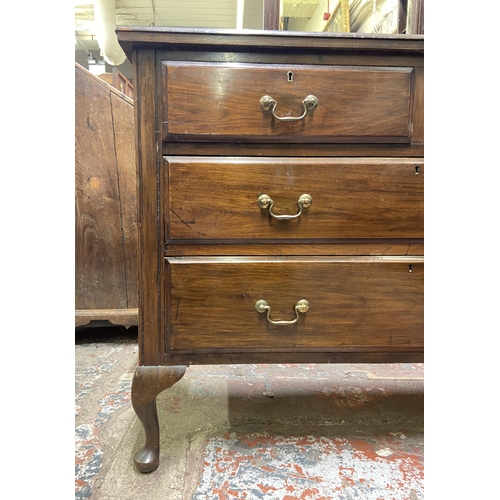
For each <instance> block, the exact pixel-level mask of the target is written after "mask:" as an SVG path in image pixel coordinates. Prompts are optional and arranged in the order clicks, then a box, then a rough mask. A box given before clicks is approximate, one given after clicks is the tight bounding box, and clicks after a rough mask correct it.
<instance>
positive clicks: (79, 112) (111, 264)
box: [75, 63, 138, 327]
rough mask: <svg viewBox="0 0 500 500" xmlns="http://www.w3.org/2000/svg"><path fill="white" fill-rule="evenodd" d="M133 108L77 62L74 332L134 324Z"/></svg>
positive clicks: (130, 100)
mask: <svg viewBox="0 0 500 500" xmlns="http://www.w3.org/2000/svg"><path fill="white" fill-rule="evenodd" d="M135 158H136V152H135V126H134V102H133V101H132V99H130V98H129V97H127V96H125V95H124V94H123V93H121V92H119V91H118V90H116V89H115V88H114V87H112V86H111V85H109V84H107V83H105V82H104V81H103V80H102V79H100V78H98V77H96V76H94V75H92V74H91V73H90V72H89V71H87V70H86V69H84V68H83V67H81V66H80V65H78V64H76V63H75V230H76V234H75V236H76V242H75V251H76V252H75V309H76V311H75V326H81V325H86V324H87V323H89V322H90V321H92V320H99V321H104V320H106V321H110V322H111V323H114V324H117V325H124V326H126V327H129V326H132V325H137V324H138V295H137V223H136V216H137V214H136V211H137V207H136V192H137V189H136V164H135Z"/></svg>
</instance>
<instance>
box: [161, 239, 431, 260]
mask: <svg viewBox="0 0 500 500" xmlns="http://www.w3.org/2000/svg"><path fill="white" fill-rule="evenodd" d="M208 254H210V255H219V256H227V255H233V256H234V255H400V256H401V255H424V245H423V243H408V242H406V243H401V242H398V241H397V240H396V241H382V240H380V241H377V242H374V241H373V240H372V241H366V240H361V241H360V240H357V241H355V242H353V241H347V242H345V240H344V242H342V243H339V242H333V243H332V242H329V243H303V244H297V243H296V242H293V243H291V244H290V243H283V242H281V241H279V242H277V241H271V242H269V243H262V244H258V243H249V244H241V243H240V244H237V245H235V244H234V242H228V243H226V244H221V242H220V241H218V242H217V243H214V244H212V245H210V246H207V245H206V244H175V245H168V246H167V248H166V250H165V256H171V257H178V256H182V255H189V256H195V255H208Z"/></svg>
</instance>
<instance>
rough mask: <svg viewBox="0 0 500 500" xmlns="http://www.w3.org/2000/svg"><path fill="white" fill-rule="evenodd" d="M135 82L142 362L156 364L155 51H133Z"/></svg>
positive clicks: (158, 349)
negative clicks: (136, 98) (137, 101)
mask: <svg viewBox="0 0 500 500" xmlns="http://www.w3.org/2000/svg"><path fill="white" fill-rule="evenodd" d="M134 59H135V64H134V85H135V87H136V92H137V95H139V96H140V100H139V102H140V105H139V106H137V107H136V115H135V121H136V124H137V141H138V155H137V169H138V191H137V193H138V197H139V199H138V213H137V217H138V228H139V364H141V365H153V366H154V365H157V364H158V363H159V360H160V356H161V352H162V340H161V338H160V335H161V333H160V321H161V312H160V296H161V291H160V286H161V276H160V262H161V257H162V255H161V256H160V251H161V248H159V246H158V244H159V241H160V224H159V211H158V194H157V193H158V189H157V181H158V168H159V166H158V159H157V155H156V151H157V150H156V133H155V130H156V120H155V113H154V108H155V102H156V99H155V88H156V81H155V53H154V51H148V50H143V51H138V52H137V53H134Z"/></svg>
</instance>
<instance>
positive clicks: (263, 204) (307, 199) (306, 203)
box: [257, 194, 313, 220]
mask: <svg viewBox="0 0 500 500" xmlns="http://www.w3.org/2000/svg"><path fill="white" fill-rule="evenodd" d="M312 202H313V199H312V196H311V195H310V194H303V195H302V196H301V197H300V198H299V199H298V200H297V205H298V207H299V211H298V213H296V214H295V215H275V214H273V210H272V208H273V205H274V201H273V200H272V199H271V198H270V197H269V196H268V195H267V194H261V195H260V196H259V198H258V199H257V203H258V205H259V207H260V208H263V209H267V210H268V211H269V215H270V216H271V217H273V218H275V219H281V220H283V219H296V218H297V217H300V216H301V215H302V209H304V208H309V207H310V206H311V205H312Z"/></svg>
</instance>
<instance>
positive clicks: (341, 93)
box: [162, 62, 414, 143]
mask: <svg viewBox="0 0 500 500" xmlns="http://www.w3.org/2000/svg"><path fill="white" fill-rule="evenodd" d="M162 71H163V73H162V78H163V87H164V90H163V92H164V96H163V97H164V99H166V102H165V101H164V104H163V108H164V109H163V111H162V117H163V139H164V140H208V141H210V140H214V139H233V140H234V139H235V138H237V139H238V140H243V141H251V140H253V141H262V142H269V141H273V140H276V138H277V137H279V139H280V141H284V142H296V141H302V142H308V141H309V142H311V141H317V142H365V143H366V142H368V143H373V142H375V143H384V142H386V143H398V142H399V143H408V142H410V141H411V130H412V128H413V125H412V123H411V121H410V120H411V111H410V103H411V100H412V92H413V72H414V70H413V68H411V67H392V68H390V67H370V66H321V65H314V66H306V65H293V64H291V65H271V64H269V65H259V64H239V63H221V64H217V63H195V62H189V63H182V62H168V63H167V62H164V63H163V68H162ZM289 71H292V72H293V81H292V82H289V81H288V78H287V73H288V72H289ZM310 94H313V95H315V96H316V97H317V98H318V101H319V104H318V107H317V108H316V109H314V110H313V111H309V112H308V113H307V115H306V116H305V117H304V118H303V119H302V120H300V121H294V122H280V121H277V120H275V119H274V118H273V117H272V114H271V112H270V111H263V110H262V109H261V108H260V105H259V101H260V98H261V97H263V96H264V95H269V96H271V97H272V98H274V99H275V100H276V101H277V103H278V105H277V107H276V114H277V115H278V116H280V117H290V116H291V117H293V116H295V117H296V116H300V115H301V114H302V113H303V111H304V108H303V107H302V104H301V103H302V100H303V99H304V98H305V97H306V96H308V95H310Z"/></svg>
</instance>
